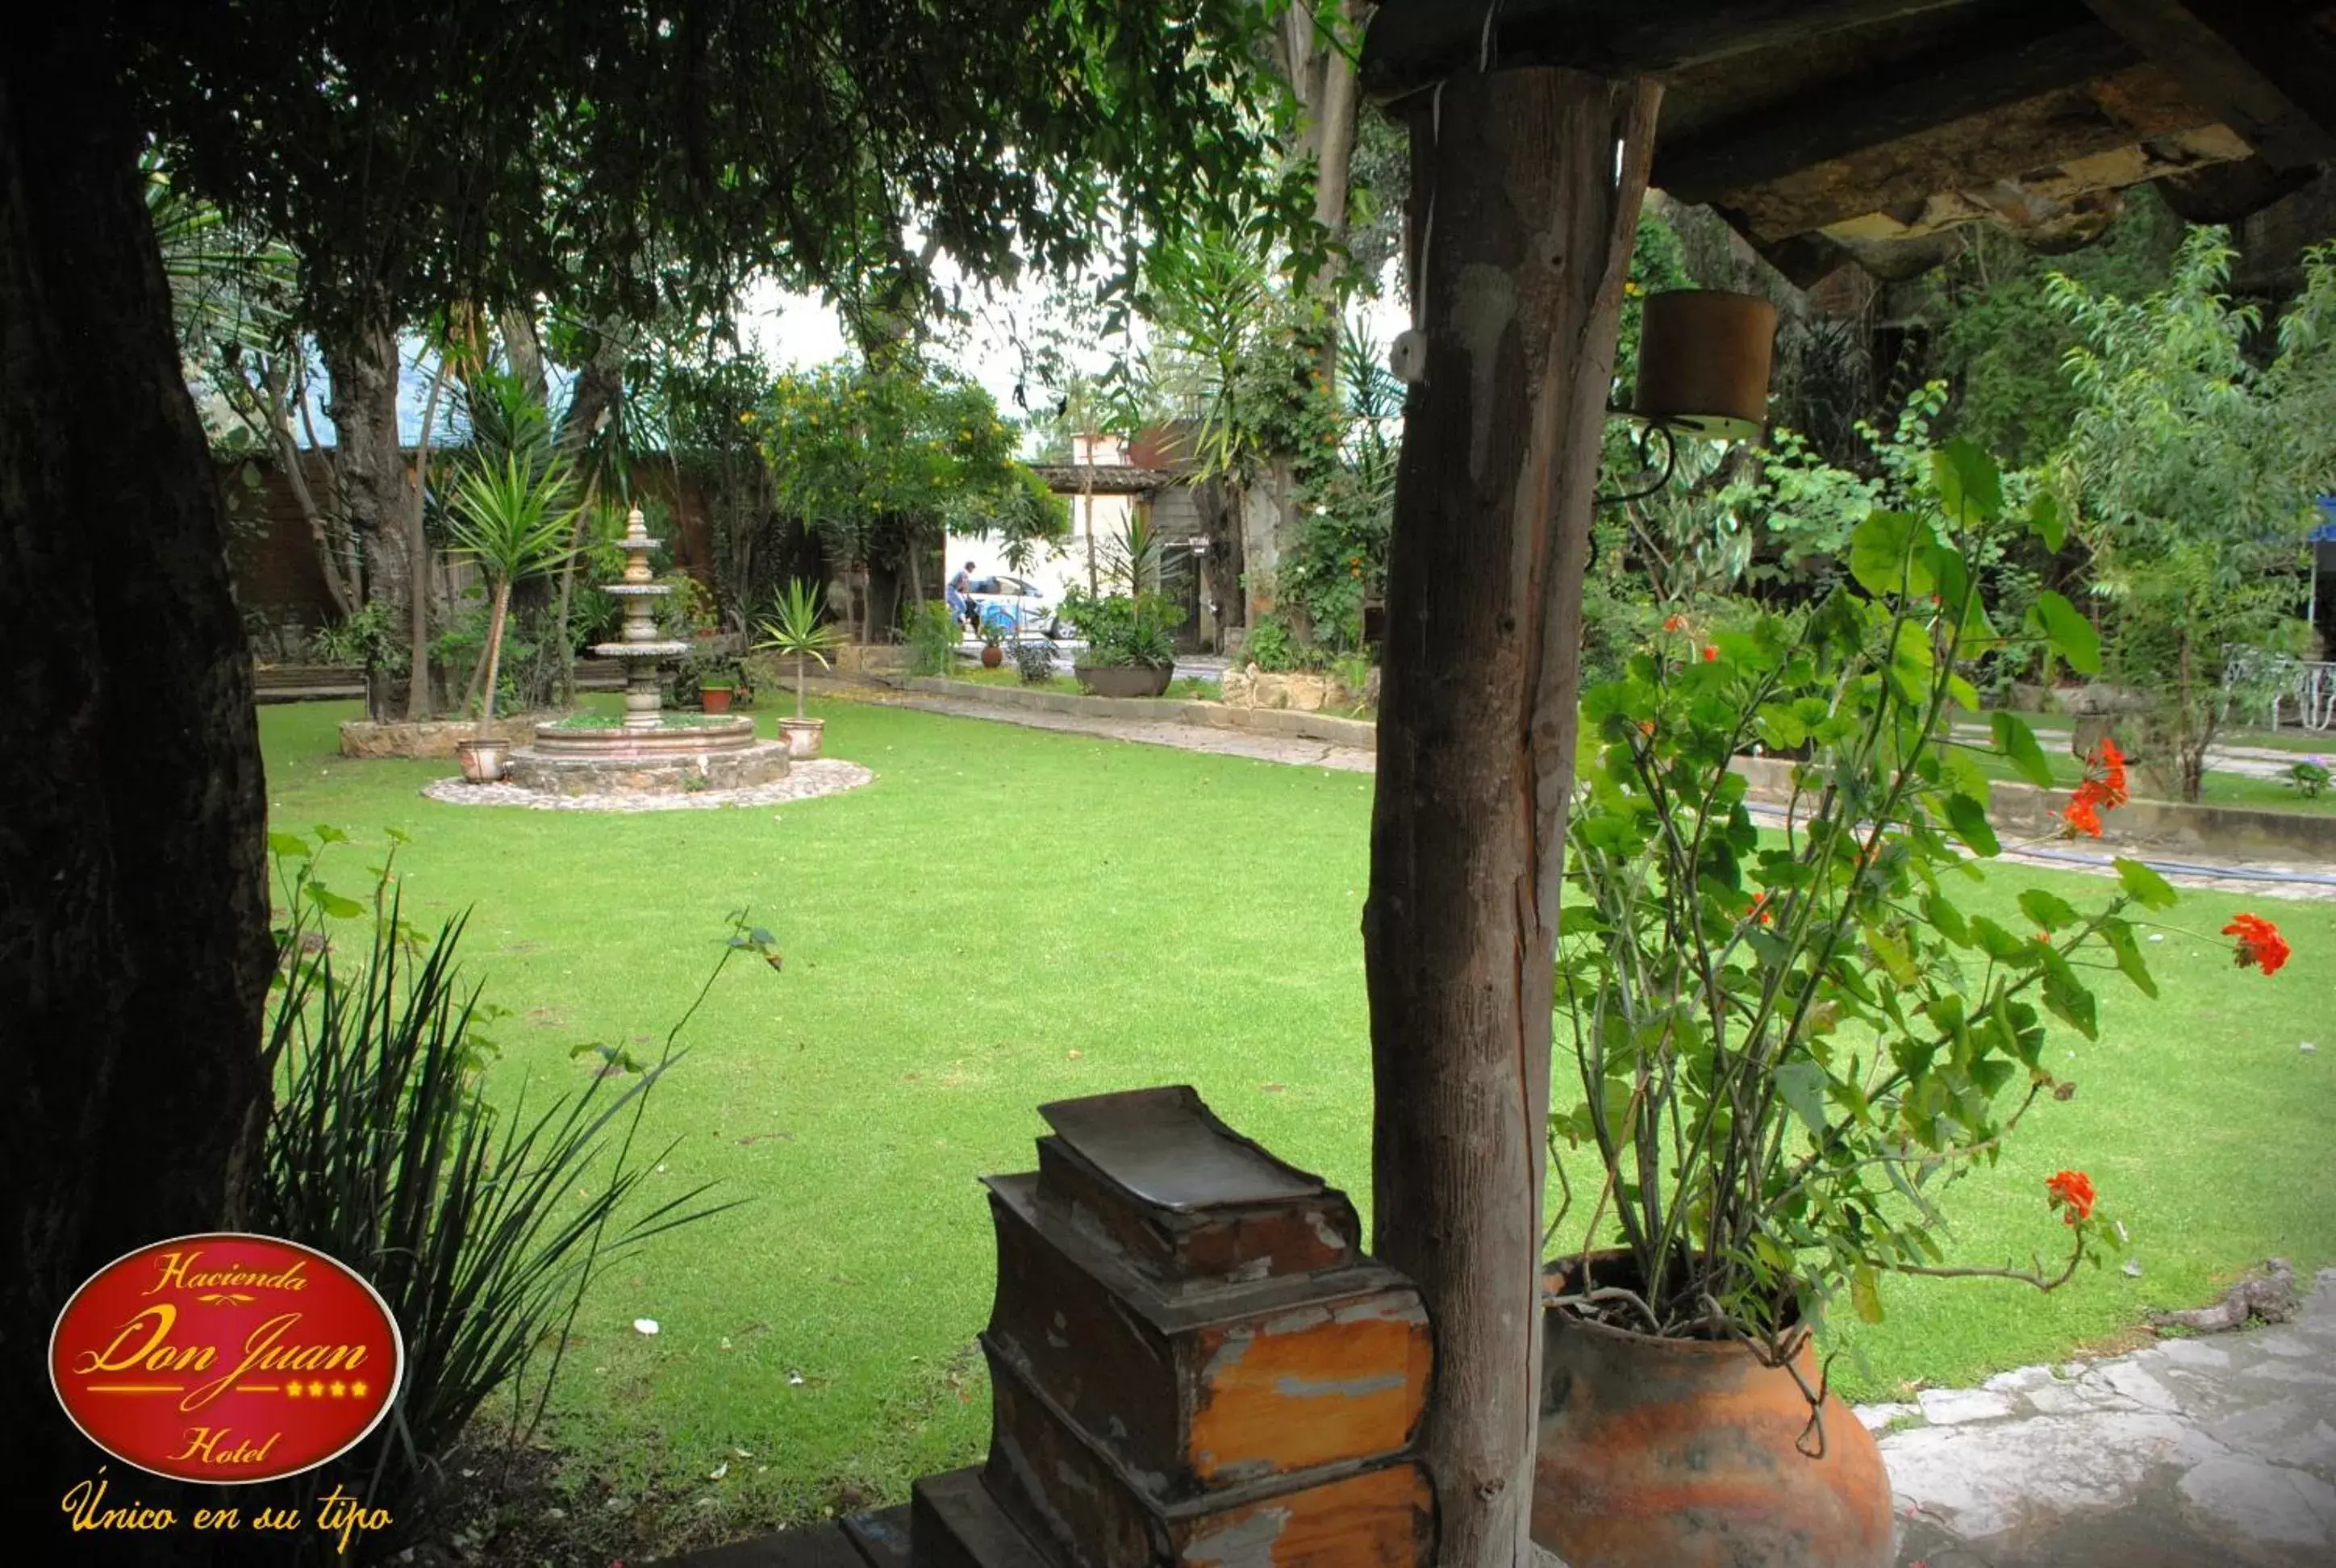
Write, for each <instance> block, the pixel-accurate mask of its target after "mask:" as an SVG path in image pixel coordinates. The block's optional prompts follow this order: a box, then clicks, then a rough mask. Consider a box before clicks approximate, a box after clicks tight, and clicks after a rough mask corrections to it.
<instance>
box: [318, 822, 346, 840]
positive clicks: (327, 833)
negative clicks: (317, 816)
mask: <svg viewBox="0 0 2336 1568" xmlns="http://www.w3.org/2000/svg"><path fill="white" fill-rule="evenodd" d="M309 832H311V833H315V834H316V842H318V843H320V844H345V843H346V842H349V835H348V834H346V833H343V832H342V831H341V830H340V829H338V828H336V827H335V826H333V825H332V824H331V823H317V824H316V826H315V827H313V828H311V829H310V830H309Z"/></svg>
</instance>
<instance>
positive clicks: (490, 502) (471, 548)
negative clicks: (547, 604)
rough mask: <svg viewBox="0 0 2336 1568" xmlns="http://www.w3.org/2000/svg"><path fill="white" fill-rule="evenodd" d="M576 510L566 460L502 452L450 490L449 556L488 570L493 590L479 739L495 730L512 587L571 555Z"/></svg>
mask: <svg viewBox="0 0 2336 1568" xmlns="http://www.w3.org/2000/svg"><path fill="white" fill-rule="evenodd" d="M580 509H581V502H579V499H578V497H577V494H576V485H575V482H574V473H573V471H572V470H571V469H570V468H569V465H568V463H567V462H566V461H565V460H564V459H554V460H552V461H550V462H530V460H529V459H528V458H527V457H526V456H524V455H522V454H521V453H515V452H513V453H504V454H503V457H502V461H501V463H500V464H498V463H492V462H481V463H476V464H474V465H473V466H472V468H471V469H470V471H469V472H466V473H464V474H463V476H462V483H461V485H460V486H459V487H457V489H456V490H455V492H454V504H453V507H452V509H451V510H450V512H449V515H448V519H447V524H446V531H447V534H448V536H449V537H450V538H451V540H452V541H453V553H454V554H456V555H458V556H461V557H462V558H464V559H465V560H470V561H472V562H473V563H474V564H475V565H476V566H477V567H478V569H479V570H481V571H482V572H483V573H484V574H485V575H486V579H487V588H488V591H489V592H490V593H491V594H492V609H490V611H489V612H488V616H487V677H486V697H485V699H484V701H483V702H482V704H481V705H480V709H479V738H480V739H482V740H484V739H487V738H488V737H489V736H491V735H492V734H493V733H494V722H495V681H496V677H497V676H498V674H499V673H500V670H501V664H502V654H503V627H504V624H505V622H506V621H507V620H508V619H509V618H510V616H511V585H512V584H513V583H516V582H521V581H523V580H525V579H528V578H530V577H535V576H538V575H540V574H541V573H544V572H548V571H554V570H558V569H559V567H560V564H561V563H562V562H563V561H565V560H567V559H568V558H569V556H570V555H573V554H574V553H575V546H574V544H573V542H572V540H573V537H574V533H575V528H576V514H577V512H578V511H579V510H580Z"/></svg>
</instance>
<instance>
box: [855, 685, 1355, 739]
mask: <svg viewBox="0 0 2336 1568" xmlns="http://www.w3.org/2000/svg"><path fill="white" fill-rule="evenodd" d="M888 684H889V683H888ZM900 686H901V687H903V688H905V689H907V690H909V691H915V692H924V693H928V694H930V695H933V696H952V697H959V698H962V699H965V700H968V701H971V702H982V703H990V704H993V705H995V706H999V707H1020V708H1036V709H1037V710H1038V711H1040V712H1042V713H1060V714H1069V715H1072V716H1077V717H1085V718H1108V719H1122V720H1134V721H1137V722H1144V721H1149V722H1151V723H1153V724H1191V725H1202V726H1206V727H1208V728H1211V729H1245V730H1253V731H1255V732H1257V733H1258V734H1260V735H1280V736H1283V737H1285V738H1288V739H1291V740H1310V741H1319V742H1320V743H1322V744H1323V745H1343V746H1352V747H1354V748H1356V749H1357V750H1358V751H1371V750H1375V749H1376V748H1377V745H1378V726H1377V725H1375V724H1373V723H1372V722H1371V721H1370V720H1368V719H1361V718H1339V717H1338V716H1336V715H1333V714H1324V713H1306V712H1303V711H1301V710H1299V709H1295V708H1276V707H1233V706H1229V705H1227V704H1225V703H1221V702H1202V701H1199V700H1197V699H1194V698H1190V697H1186V698H1176V697H1158V696H1130V697H1110V696H1076V695H1074V694H1072V693H1070V692H1065V691H1033V690H1029V689H1027V688H1025V687H1012V686H983V685H979V684H978V683H976V682H972V681H962V680H939V679H936V678H934V677H930V676H910V677H907V678H906V679H905V680H903V681H901V682H900Z"/></svg>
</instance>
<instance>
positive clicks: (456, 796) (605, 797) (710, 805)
mask: <svg viewBox="0 0 2336 1568" xmlns="http://www.w3.org/2000/svg"><path fill="white" fill-rule="evenodd" d="M874 776H875V775H874V774H871V773H870V772H869V771H868V770H867V769H866V768H864V767H861V765H859V764H858V763H849V762H837V761H833V760H831V759H824V758H822V759H821V760H819V761H816V762H799V763H796V764H795V765H793V767H790V768H789V769H788V770H787V774H786V776H785V777H784V778H781V779H775V780H774V781H772V782H771V783H769V784H756V785H754V786H753V787H752V788H748V789H735V790H717V789H703V790H692V789H686V788H685V789H684V790H683V791H682V792H681V793H679V794H644V793H642V792H640V791H637V790H618V791H613V792H611V793H610V794H580V795H564V794H545V793H544V792H543V791H541V790H527V789H520V788H518V787H517V786H516V785H512V784H465V783H464V782H463V781H462V780H461V779H459V778H442V779H433V781H431V782H430V783H429V784H424V785H423V786H422V793H423V794H424V795H427V796H428V797H429V798H430V799H432V800H434V801H443V802H444V803H446V804H448V805H459V806H524V807H526V808H528V809H529V810H530V811H561V812H676V811H713V810H715V809H717V808H720V807H724V806H771V805H784V804H786V803H789V802H791V801H803V800H810V799H812V798H813V796H816V795H825V794H836V793H838V792H839V791H842V790H849V789H858V788H859V787H860V786H861V784H866V783H868V782H869V781H870V780H871V778H873V777H874Z"/></svg>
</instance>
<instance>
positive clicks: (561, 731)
mask: <svg viewBox="0 0 2336 1568" xmlns="http://www.w3.org/2000/svg"><path fill="white" fill-rule="evenodd" d="M619 548H621V549H622V550H624V552H625V556H626V560H625V576H624V580H623V581H621V582H613V583H609V584H608V585H607V587H608V592H610V593H612V594H615V595H616V596H617V597H618V599H621V600H623V601H624V606H625V626H624V632H623V636H622V638H621V640H619V641H617V642H604V643H599V644H596V645H595V646H594V647H593V648H592V653H593V656H594V657H598V658H613V659H617V660H618V661H620V662H621V663H622V664H623V665H624V667H625V716H624V719H623V722H622V723H612V722H610V721H608V720H607V719H605V718H601V717H599V716H593V715H580V714H572V715H570V716H568V717H566V718H561V719H554V720H552V721H551V722H550V723H548V724H540V725H538V726H535V744H534V745H530V746H525V747H522V748H521V749H520V750H518V751H515V752H513V753H512V754H511V773H510V775H509V776H510V780H511V783H512V784H515V785H517V786H519V787H520V788H521V789H526V790H533V791H536V792H538V793H540V794H555V795H597V794H675V793H678V792H681V791H685V790H686V791H699V790H738V789H751V788H753V787H754V786H755V785H757V784H769V783H771V782H772V781H774V780H775V779H781V778H784V777H785V776H786V773H787V745H786V743H785V742H784V741H764V740H756V739H755V738H754V720H753V719H751V718H730V717H720V718H717V717H712V716H698V715H695V714H668V713H667V712H665V711H664V706H663V697H662V695H661V693H660V691H659V689H658V686H657V666H658V665H659V664H661V663H663V662H664V661H665V660H667V659H674V658H679V657H681V656H682V655H684V654H686V653H687V652H688V651H689V647H690V645H689V644H687V643H686V642H674V641H670V640H667V639H666V638H661V637H660V636H659V635H658V628H657V601H658V600H659V599H663V598H664V597H665V596H666V595H667V594H669V593H671V592H672V591H673V589H671V588H670V587H668V586H667V585H666V584H664V583H660V582H657V581H655V580H653V579H654V577H655V574H654V573H653V572H651V571H650V570H649V552H650V551H651V550H655V549H656V548H657V541H655V540H653V539H651V538H650V537H649V531H648V525H647V521H645V520H644V519H643V518H642V516H641V513H640V509H639V508H638V507H636V508H634V509H633V511H632V513H631V515H630V516H628V517H627V518H626V520H625V537H624V540H623V541H622V543H621V545H620V546H619Z"/></svg>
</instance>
